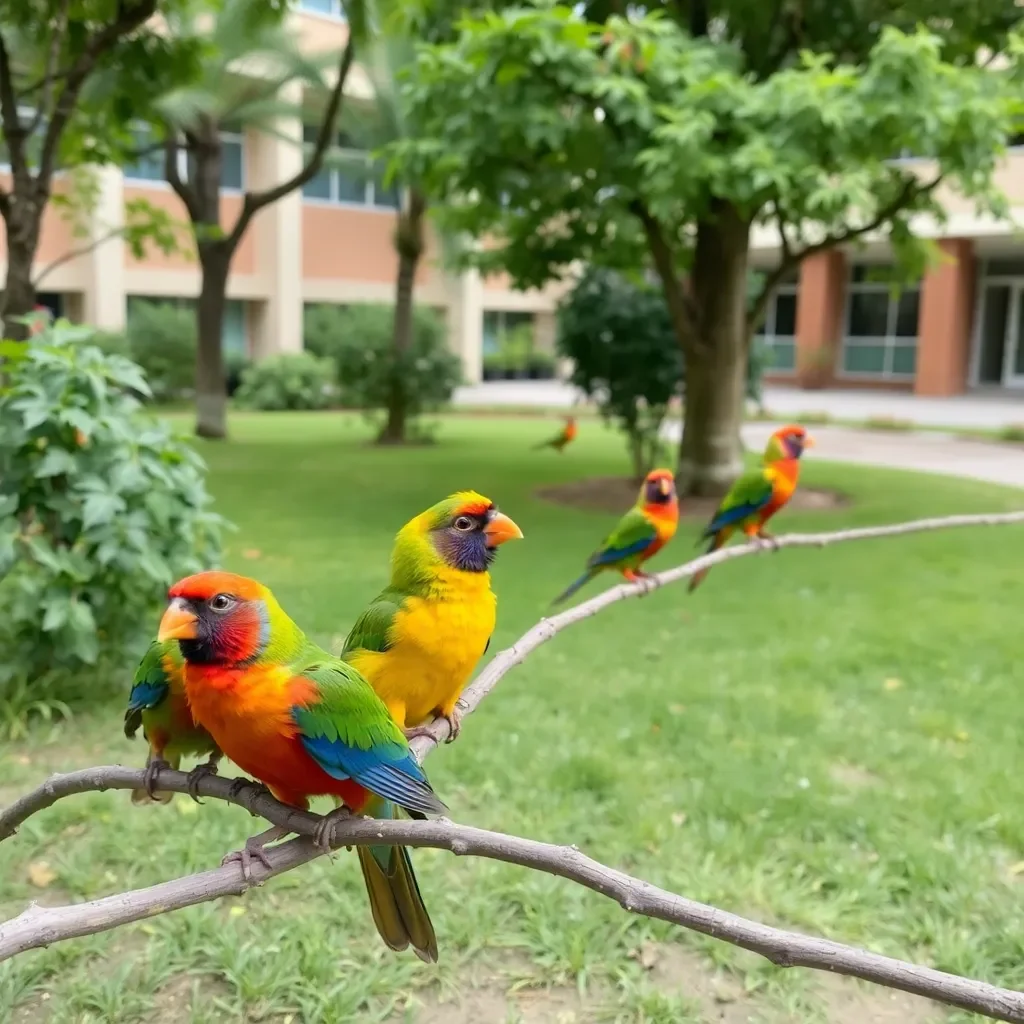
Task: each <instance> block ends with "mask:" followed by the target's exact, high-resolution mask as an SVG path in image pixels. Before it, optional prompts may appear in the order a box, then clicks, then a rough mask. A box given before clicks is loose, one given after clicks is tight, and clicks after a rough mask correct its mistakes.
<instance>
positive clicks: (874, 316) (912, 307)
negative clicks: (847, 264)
mask: <svg viewBox="0 0 1024 1024" xmlns="http://www.w3.org/2000/svg"><path fill="white" fill-rule="evenodd" d="M892 281H893V271H892V268H891V267H885V266H867V267H854V268H853V271H852V273H851V274H850V295H849V301H848V303H847V313H846V325H845V334H844V337H843V357H842V363H841V365H842V369H843V372H845V373H849V374H853V375H860V376H877V377H884V378H906V377H913V376H914V373H915V371H916V368H917V327H918V320H919V318H920V312H921V290H920V288H919V287H918V286H917V285H914V286H911V287H909V288H902V289H900V288H897V287H896V286H895V285H893V284H892Z"/></svg>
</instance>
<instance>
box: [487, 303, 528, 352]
mask: <svg viewBox="0 0 1024 1024" xmlns="http://www.w3.org/2000/svg"><path fill="white" fill-rule="evenodd" d="M523 327H526V328H527V329H528V330H529V332H530V339H531V343H532V340H533V314H532V313H507V312H505V310H503V309H485V310H484V324H483V354H484V355H485V356H487V355H494V354H495V353H497V352H499V351H501V349H502V348H503V347H504V346H505V345H507V343H508V342H509V341H510V340H512V339H513V338H515V337H516V335H517V334H518V335H520V336H523V335H524V334H525V332H523V331H522V330H521V328H523Z"/></svg>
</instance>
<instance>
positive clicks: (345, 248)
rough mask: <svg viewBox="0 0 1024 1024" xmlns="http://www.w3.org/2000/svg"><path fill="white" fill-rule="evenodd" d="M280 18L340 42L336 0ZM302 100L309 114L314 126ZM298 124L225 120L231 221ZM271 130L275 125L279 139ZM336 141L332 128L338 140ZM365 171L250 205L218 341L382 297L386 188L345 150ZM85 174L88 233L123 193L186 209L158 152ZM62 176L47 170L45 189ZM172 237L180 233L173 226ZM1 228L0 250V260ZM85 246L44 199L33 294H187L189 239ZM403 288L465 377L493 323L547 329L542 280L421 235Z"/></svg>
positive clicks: (390, 225) (494, 331)
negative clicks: (441, 322)
mask: <svg viewBox="0 0 1024 1024" xmlns="http://www.w3.org/2000/svg"><path fill="white" fill-rule="evenodd" d="M296 7H297V9H296V10H295V11H294V12H293V13H292V14H291V15H290V20H291V22H292V26H293V27H294V28H295V30H296V31H297V32H299V33H300V35H301V37H302V38H303V40H304V41H305V42H306V43H307V44H308V45H309V47H310V49H311V50H321V49H323V50H326V49H334V50H337V49H339V48H340V47H341V46H342V45H343V44H344V42H345V38H346V35H347V26H346V25H345V22H344V20H343V19H342V17H341V13H340V5H339V3H338V2H337V0H299V2H298V3H297V5H296ZM346 95H347V96H350V101H351V102H359V101H360V100H362V101H367V100H368V99H370V98H371V96H372V93H371V90H370V88H369V83H368V81H367V79H366V76H365V75H364V74H362V73H361V72H360V70H359V69H358V68H356V69H354V72H353V73H352V74H351V75H350V79H349V82H348V83H347V85H346ZM316 120H317V119H316V115H315V112H314V111H313V110H312V109H311V111H310V117H309V121H310V125H313V126H314V127H313V128H312V130H313V131H315V124H316ZM310 130H311V128H310V127H309V126H304V125H302V124H300V123H298V122H296V123H295V124H287V123H284V124H281V125H280V126H279V134H274V135H270V134H263V133H259V132H256V131H251V130H246V129H245V127H244V126H238V128H237V130H235V131H231V132H228V131H225V132H224V133H223V142H224V156H225V159H224V169H223V178H222V210H223V218H224V224H225V226H230V225H231V224H232V223H233V221H234V218H235V217H236V216H237V212H238V210H239V208H240V206H241V202H242V194H243V191H244V190H245V189H246V188H253V189H257V188H264V187H267V186H270V185H273V184H276V183H277V182H280V181H282V180H285V179H286V178H287V177H288V176H289V175H291V174H293V173H295V171H296V170H298V169H299V168H300V167H301V159H302V153H301V149H300V147H299V145H297V144H296V142H292V141H289V139H294V140H299V139H301V138H303V135H304V132H305V135H306V137H307V138H308V137H309V131H310ZM281 136H284V137H283V138H282V137H281ZM344 142H345V140H344V139H342V140H340V143H341V144H342V146H343V147H344ZM352 156H353V160H354V162H355V163H357V164H358V163H363V162H365V167H366V171H365V173H364V174H362V175H358V174H354V173H351V172H349V171H348V169H347V168H346V169H345V170H344V171H342V170H337V169H331V170H325V171H324V172H322V173H321V174H320V175H319V176H318V177H317V178H315V179H314V180H313V181H311V182H310V183H309V184H308V185H307V186H306V187H305V188H304V189H302V190H301V191H297V192H293V193H292V194H290V195H288V196H286V197H285V198H284V199H282V200H280V201H279V202H277V203H275V204H274V205H273V206H271V207H269V208H267V209H266V210H265V211H263V212H261V213H260V214H259V215H258V216H257V217H256V218H255V220H254V223H253V224H252V226H251V227H250V229H249V231H248V232H247V234H246V236H245V238H244V240H243V241H242V244H241V245H240V247H239V249H238V252H237V254H236V256H235V259H234V262H233V264H232V268H231V277H230V280H229V282H228V299H229V302H228V308H227V313H226V316H225V325H224V344H225V347H226V348H228V349H234V350H241V351H245V352H247V353H249V354H250V355H251V356H253V357H256V358H259V357H260V356H264V355H267V354H270V353H273V352H293V351H298V350H300V349H301V347H302V314H303V308H304V306H305V304H307V303H338V304H350V303H358V302H391V301H392V300H393V293H394V282H395V276H396V271H397V258H396V255H395V251H394V247H393V245H392V234H393V230H394V221H395V205H396V195H395V193H394V191H393V190H388V189H385V188H384V187H383V185H382V183H381V176H380V173H379V168H375V167H374V166H373V162H372V160H371V159H370V157H369V155H368V154H358V153H353V154H352ZM95 173H96V174H97V175H98V179H99V184H100V189H99V195H100V199H99V203H98V205H97V207H96V209H95V211H94V214H93V217H92V226H91V229H92V235H93V237H94V238H101V237H103V236H105V235H108V234H110V232H111V231H112V230H114V229H116V227H117V226H118V225H119V224H122V223H123V220H124V209H125V202H126V201H128V200H131V199H134V198H137V197H142V198H145V199H147V200H148V201H149V202H150V203H153V204H155V205H157V206H160V207H162V208H164V209H166V210H167V211H168V212H170V213H171V214H172V215H173V216H174V217H176V218H177V219H179V220H180V221H181V222H182V223H183V224H184V223H186V221H187V216H186V213H185V210H184V208H183V206H182V204H181V203H180V201H179V200H178V198H177V196H176V195H175V194H174V193H173V192H172V191H171V189H170V186H168V185H167V184H166V182H165V181H164V178H163V158H162V156H161V157H153V158H149V159H144V160H141V161H140V162H138V163H137V164H135V165H133V166H130V167H124V168H119V167H103V168H99V169H97V170H96V172H95ZM66 187H67V182H66V181H61V179H60V178H59V177H58V179H57V181H56V182H55V191H58V192H59V191H61V190H62V189H64V188H66ZM182 239H183V240H187V235H186V233H185V232H183V233H182ZM3 246H4V240H3V239H2V238H0V262H2V261H3V260H4V259H5V255H6V254H5V252H4V249H3ZM86 246H87V241H86V244H83V239H82V238H80V237H75V235H74V233H73V229H72V226H71V225H70V224H69V223H68V222H67V221H65V220H63V219H62V218H61V215H60V212H59V210H58V209H56V208H54V207H52V206H51V207H50V208H49V209H48V210H47V213H46V217H45V222H44V228H43V233H42V240H41V243H40V246H39V251H38V256H37V267H36V275H37V278H38V276H39V275H40V274H41V273H43V272H44V271H45V268H47V267H48V266H49V265H50V264H51V263H54V262H55V261H61V262H60V263H59V265H56V266H54V269H53V270H52V271H51V272H47V273H45V276H44V277H43V279H42V281H41V284H40V301H41V302H43V303H44V304H45V305H47V306H49V307H50V308H51V309H52V310H53V311H54V312H55V313H59V314H62V315H65V316H68V317H70V318H71V319H74V320H82V321H85V322H88V323H90V324H94V325H96V326H97V327H101V328H106V329H112V330H117V329H120V328H123V327H124V326H125V324H126V322H127V320H128V319H129V318H130V317H131V315H132V306H133V302H134V301H135V300H138V299H158V300H174V301H189V300H193V299H194V298H195V296H197V295H198V293H199V269H198V265H197V262H196V260H195V258H194V256H193V255H192V252H191V246H190V245H187V246H186V248H187V249H188V251H184V252H182V253H180V254H175V255H171V256H165V255H163V254H162V253H160V252H159V251H156V250H153V251H150V252H149V253H148V254H147V256H146V258H145V259H143V260H136V259H135V258H134V257H133V255H132V254H131V252H130V251H129V250H128V249H127V248H126V246H125V245H124V243H123V241H122V240H121V239H120V238H117V237H114V238H111V239H109V240H107V241H104V242H103V243H102V244H100V245H98V246H97V247H95V248H94V249H92V250H91V251H89V252H84V253H83V254H82V255H80V256H76V257H75V258H73V259H67V258H66V257H67V256H68V254H71V253H75V252H77V251H78V250H80V249H84V248H86ZM415 297H416V301H417V302H418V303H419V304H421V305H424V306H430V307H433V308H435V309H437V310H439V311H440V312H441V313H442V314H443V315H444V316H445V318H446V321H447V323H448V325H449V330H450V338H451V344H452V348H453V349H454V350H455V351H456V352H458V353H459V355H460V356H461V358H462V362H463V366H464V372H465V377H466V379H467V381H470V382H473V381H477V380H479V379H480V376H481V368H482V356H483V353H484V352H485V351H488V350H495V349H497V347H498V345H499V344H500V339H501V336H502V335H503V334H504V333H505V332H506V331H507V330H509V329H511V328H512V327H513V326H515V325H518V324H521V323H529V324H531V325H532V329H533V337H534V345H535V347H536V348H539V349H542V350H550V349H551V347H552V345H553V338H554V315H553V311H554V307H555V301H556V298H555V294H554V293H553V292H517V291H514V290H512V289H511V288H510V287H509V285H508V281H507V279H505V278H504V277H501V276H495V277H490V278H486V279H482V278H481V276H480V275H479V274H477V273H475V272H473V273H465V274H460V275H453V274H449V273H446V272H445V271H444V269H443V268H442V266H441V262H440V259H439V254H438V247H437V246H436V244H431V246H430V248H429V253H428V256H427V258H426V259H424V261H423V265H422V266H421V268H420V272H419V274H418V276H417V279H416V291H415Z"/></svg>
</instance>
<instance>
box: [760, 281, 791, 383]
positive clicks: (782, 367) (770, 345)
mask: <svg viewBox="0 0 1024 1024" xmlns="http://www.w3.org/2000/svg"><path fill="white" fill-rule="evenodd" d="M796 296H797V284H796V281H795V280H792V281H786V282H784V283H783V284H780V285H779V286H778V288H776V289H775V294H774V295H773V296H772V297H771V299H770V300H769V302H768V308H767V309H766V310H765V316H764V322H763V323H762V324H761V326H760V327H759V328H758V329H757V335H756V337H757V340H758V341H760V342H761V343H762V344H763V345H765V347H766V348H767V349H768V350H769V352H770V353H771V357H772V358H771V363H770V364H769V365H768V366H767V367H766V368H765V369H766V372H768V373H792V372H793V371H794V370H795V369H796Z"/></svg>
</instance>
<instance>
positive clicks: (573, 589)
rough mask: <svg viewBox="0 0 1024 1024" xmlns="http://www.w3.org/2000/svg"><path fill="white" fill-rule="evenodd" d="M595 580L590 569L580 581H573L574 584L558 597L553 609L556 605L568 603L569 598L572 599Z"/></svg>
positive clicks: (553, 602)
mask: <svg viewBox="0 0 1024 1024" xmlns="http://www.w3.org/2000/svg"><path fill="white" fill-rule="evenodd" d="M593 578H594V573H593V572H592V571H591V570H590V569H588V570H587V571H586V572H585V573H584V574H583V575H582V576H581V577H580V578H579V579H578V580H573V582H572V583H570V584H569V586H568V587H566V588H565V590H563V591H562V592H561V593H560V594H559V595H558V597H556V598H555V599H554V601H552V602H551V607H552V608H554V606H555V605H557V604H562V603H563V602H565V601H568V600H569V598H570V597H572V595H573V594H575V593H576V591H577V590H579V589H580V587H582V586H585V585H586V584H587V583H589V582H590V581H591V580H592V579H593Z"/></svg>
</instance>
